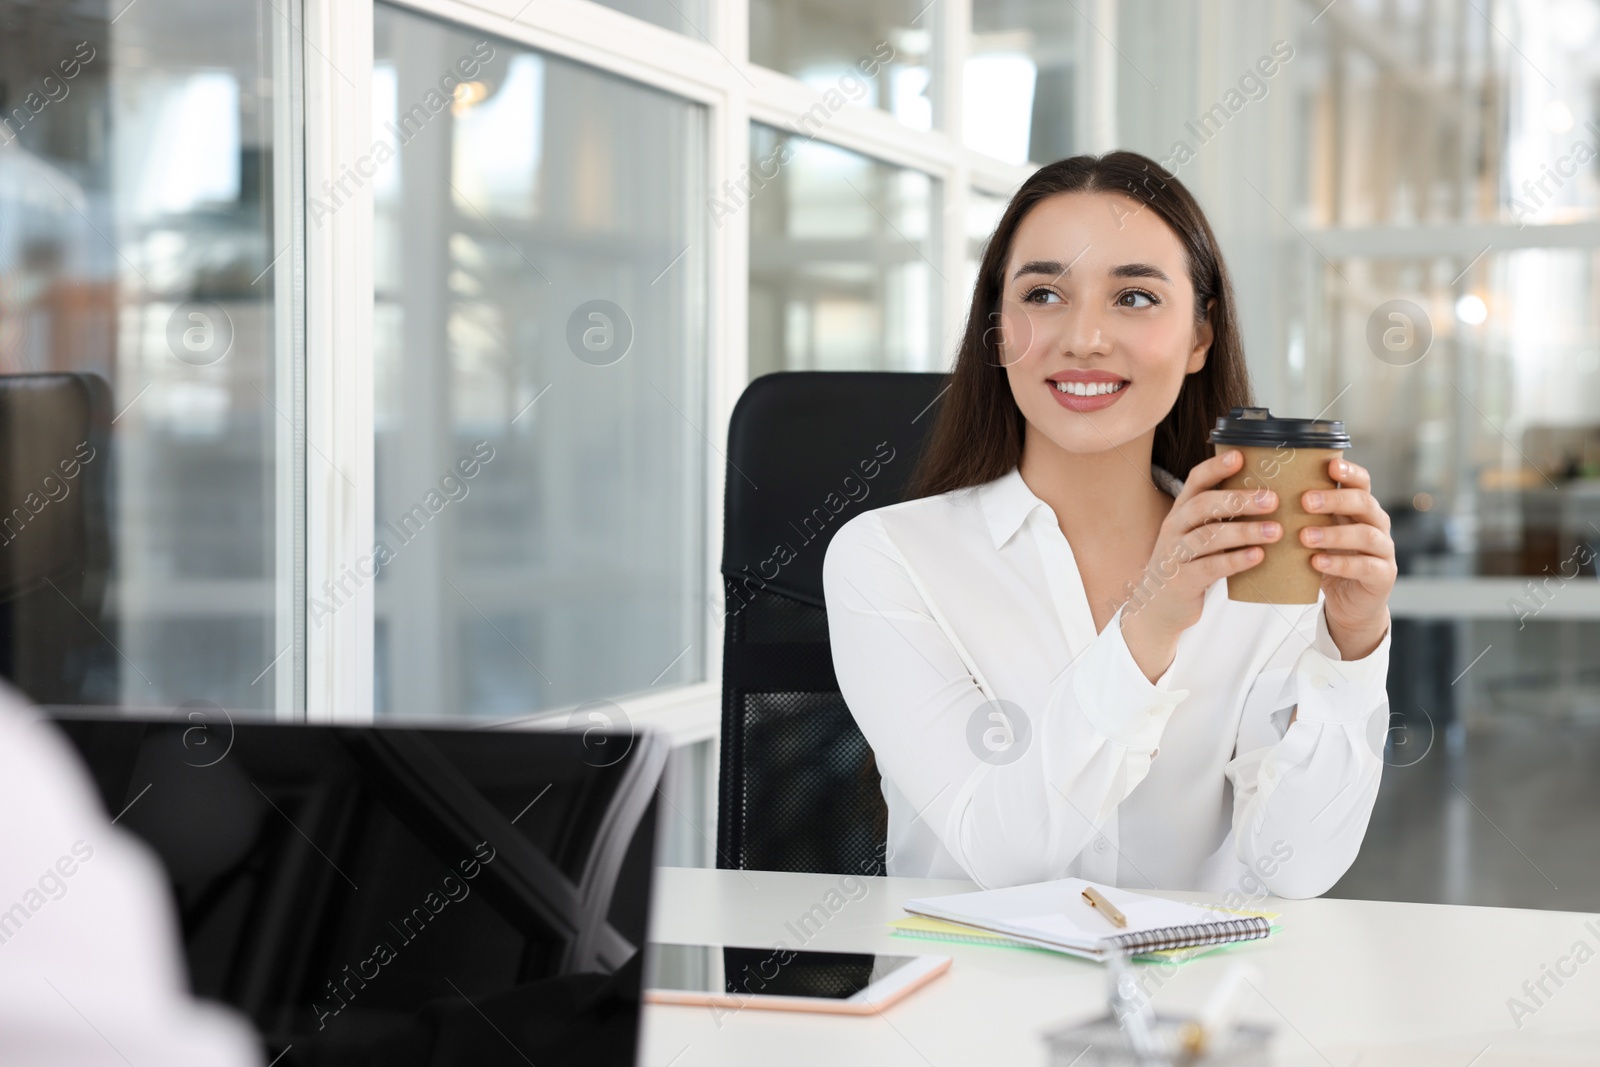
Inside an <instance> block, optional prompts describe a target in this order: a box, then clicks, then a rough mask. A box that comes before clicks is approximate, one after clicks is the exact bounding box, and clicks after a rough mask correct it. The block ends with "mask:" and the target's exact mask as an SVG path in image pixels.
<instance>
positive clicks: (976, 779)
mask: <svg viewBox="0 0 1600 1067" xmlns="http://www.w3.org/2000/svg"><path fill="white" fill-rule="evenodd" d="M1153 471H1154V473H1155V476H1156V478H1157V481H1158V484H1161V485H1162V486H1163V488H1165V489H1166V491H1167V492H1168V493H1171V494H1172V495H1174V496H1176V495H1177V493H1178V492H1179V490H1180V489H1181V488H1182V483H1180V482H1179V481H1178V480H1177V479H1176V478H1175V477H1173V476H1172V475H1171V474H1169V473H1168V472H1166V471H1164V470H1162V469H1161V468H1159V467H1155V468H1153ZM823 587H824V592H825V595H826V597H827V604H828V630H829V638H830V641H831V643H832V646H833V662H834V667H835V669H836V671H837V673H838V677H839V687H840V689H841V691H842V692H843V694H844V698H845V701H846V702H847V703H848V704H849V706H850V710H851V712H852V713H853V714H854V716H855V719H856V722H857V723H858V724H859V725H860V727H861V732H862V733H863V734H864V735H865V737H866V739H867V741H868V743H870V744H871V746H872V749H873V752H874V753H875V754H876V756H877V763H878V771H879V773H880V774H881V775H882V777H883V782H882V789H883V796H884V800H885V801H886V803H887V805H888V809H889V840H888V850H887V853H886V858H887V865H888V873H890V874H892V875H907V876H915V877H932V878H961V877H966V878H970V879H972V880H973V881H974V882H977V883H978V884H979V885H980V886H984V887H996V886H1005V885H1017V884H1021V883H1025V882H1038V881H1045V880H1047V879H1054V878H1066V877H1079V878H1087V879H1090V880H1092V881H1098V882H1102V883H1106V884H1111V885H1117V886H1124V887H1128V888H1133V889H1139V888H1156V889H1196V890H1208V891H1222V892H1226V891H1229V890H1234V891H1238V892H1241V893H1242V894H1243V895H1244V896H1247V897H1250V896H1258V895H1260V893H1261V892H1263V889H1262V887H1263V886H1264V887H1265V890H1266V891H1270V892H1272V893H1274V894H1276V895H1279V896H1284V897H1311V896H1316V895H1318V894H1320V893H1323V892H1325V891H1326V890H1327V889H1329V888H1330V887H1331V886H1332V885H1333V884H1334V883H1335V882H1336V881H1338V880H1339V878H1340V876H1341V875H1343V874H1344V872H1345V871H1346V870H1347V869H1348V868H1349V866H1350V864H1351V862H1352V861H1353V860H1354V859H1355V856H1356V852H1357V851H1358V850H1359V848H1360V847H1361V839H1362V837H1363V836H1364V835H1365V833H1366V829H1367V820H1368V818H1369V817H1370V815H1371V813H1372V805H1373V801H1374V800H1375V799H1376V797H1377V793H1378V779H1379V775H1380V773H1381V771H1382V769H1383V761H1382V757H1381V753H1382V751H1383V740H1384V737H1385V734H1386V726H1387V720H1388V716H1387V714H1386V709H1387V707H1388V696H1387V694H1386V693H1385V691H1384V682H1385V679H1386V677H1387V674H1388V665H1389V643H1390V637H1389V634H1388V632H1385V633H1384V636H1383V640H1382V642H1381V643H1380V644H1379V645H1378V647H1377V649H1375V650H1374V651H1373V652H1372V653H1371V654H1369V655H1368V656H1366V657H1365V658H1363V659H1359V660H1349V661H1346V660H1343V659H1341V658H1340V654H1339V650H1338V647H1337V646H1336V645H1335V644H1334V643H1333V640H1332V638H1331V637H1330V636H1329V634H1328V628H1327V620H1326V617H1325V615H1324V613H1323V610H1322V595H1321V594H1320V593H1319V594H1318V599H1317V602H1316V603H1315V604H1305V605H1278V604H1251V603H1244V602H1239V601H1233V600H1230V599H1228V589H1227V580H1226V579H1219V580H1218V581H1216V582H1215V583H1213V584H1212V586H1211V587H1210V588H1209V589H1208V590H1206V595H1205V602H1204V607H1203V609H1202V613H1201V616H1200V619H1199V620H1198V621H1197V622H1196V623H1195V624H1194V625H1193V626H1191V627H1189V628H1188V629H1187V630H1185V631H1184V632H1183V633H1182V635H1180V637H1179V639H1178V645H1177V652H1176V655H1175V657H1174V659H1173V661H1172V664H1171V665H1170V666H1169V667H1168V668H1167V670H1166V673H1164V674H1163V675H1162V676H1161V677H1160V679H1158V680H1157V681H1156V682H1155V683H1154V684H1151V682H1150V680H1149V679H1148V678H1146V677H1145V675H1144V672H1143V671H1141V670H1140V669H1139V666H1138V665H1137V664H1136V663H1135V662H1134V659H1133V655H1132V654H1131V653H1130V652H1129V651H1128V646H1127V644H1126V642H1125V641H1124V639H1123V636H1122V627H1121V622H1122V618H1121V616H1122V611H1123V609H1122V608H1118V609H1117V612H1116V614H1115V615H1113V616H1112V618H1111V620H1110V622H1109V623H1107V624H1106V627H1105V629H1104V630H1102V631H1100V632H1099V633H1098V634H1096V633H1095V628H1094V618H1093V616H1092V615H1091V613H1090V610H1089V601H1088V597H1087V596H1086V594H1085V592H1084V586H1083V581H1082V579H1081V577H1080V575H1079V573H1078V566H1077V562H1076V561H1075V560H1074V558H1073V554H1072V548H1071V546H1070V545H1069V544H1068V542H1067V539H1066V536H1065V535H1064V534H1063V533H1062V532H1061V528H1060V526H1059V525H1058V524H1057V521H1056V516H1055V513H1054V512H1053V511H1052V510H1051V509H1050V506H1049V505H1048V504H1046V503H1045V502H1044V501H1042V500H1040V499H1039V498H1038V497H1036V496H1035V495H1034V494H1033V492H1032V490H1030V489H1029V488H1028V486H1027V483H1026V482H1024V481H1023V480H1022V475H1021V474H1020V473H1019V472H1018V471H1017V470H1012V471H1011V473H1010V474H1007V475H1005V476H1004V477H1002V478H998V479H996V480H995V481H992V482H989V483H987V484H985V485H981V486H975V487H972V488H969V489H958V490H955V491H952V492H949V493H944V494H942V495H939V496H933V497H925V498H922V499H919V500H910V501H906V502H904V503H900V504H894V505H890V506H888V507H883V508H878V509H876V510H874V511H868V512H864V513H862V514H860V515H857V516H856V517H855V518H853V519H851V520H850V521H849V522H847V523H845V525H844V526H842V527H840V529H839V531H838V532H837V534H835V536H834V538H833V541H832V542H831V543H830V544H829V546H828V552H827V556H826V559H825V561H824V564H823ZM1297 706H1298V708H1299V714H1298V716H1297V717H1295V719H1294V722H1293V724H1292V725H1291V724H1290V722H1289V720H1290V716H1291V713H1292V712H1293V711H1294V709H1295V708H1296V707H1297Z"/></svg>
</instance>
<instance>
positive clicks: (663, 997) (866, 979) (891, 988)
mask: <svg viewBox="0 0 1600 1067" xmlns="http://www.w3.org/2000/svg"><path fill="white" fill-rule="evenodd" d="M949 967H950V957H949V956H898V955H893V956H891V955H881V956H880V955H875V954H873V953H870V952H869V953H858V952H808V951H799V950H792V949H784V948H741V947H738V946H733V945H675V944H665V943H660V942H653V943H651V944H650V945H649V947H648V948H647V949H646V950H645V976H644V989H645V993H644V998H645V1000H647V1001H650V1002H652V1003H655V1004H697V1005H708V1006H711V1007H715V1008H718V1009H723V1010H729V1011H731V1010H737V1009H739V1008H762V1009H767V1010H777V1011H820V1012H832V1013H836V1014H843V1015H870V1014H872V1013H874V1012H878V1011H882V1010H883V1009H884V1008H886V1007H888V1006H889V1005H890V1004H893V1003H894V1002H895V1001H897V1000H899V999H900V998H901V997H903V996H905V995H906V994H907V993H909V992H911V991H912V990H913V989H916V988H917V987H918V986H920V985H922V984H924V983H925V982H928V981H929V980H931V979H932V978H934V977H936V976H937V975H940V974H943V973H944V972H945V971H946V970H947V969H948V968H949Z"/></svg>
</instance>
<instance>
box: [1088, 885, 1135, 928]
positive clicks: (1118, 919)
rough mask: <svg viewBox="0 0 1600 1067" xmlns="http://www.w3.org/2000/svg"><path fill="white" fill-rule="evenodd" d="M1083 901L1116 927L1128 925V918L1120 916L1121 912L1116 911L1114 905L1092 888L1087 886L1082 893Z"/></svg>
mask: <svg viewBox="0 0 1600 1067" xmlns="http://www.w3.org/2000/svg"><path fill="white" fill-rule="evenodd" d="M1083 899H1084V900H1085V901H1087V902H1088V904H1089V907H1091V908H1094V909H1095V910H1096V911H1098V912H1100V913H1101V914H1102V915H1104V916H1105V917H1106V918H1108V919H1110V920H1111V921H1112V922H1113V923H1115V924H1116V925H1117V926H1127V925H1128V917H1127V916H1126V915H1124V914H1122V912H1121V911H1119V910H1117V906H1116V905H1115V904H1113V903H1111V901H1109V900H1107V899H1106V898H1105V897H1103V896H1101V895H1100V891H1099V890H1097V889H1096V888H1095V887H1094V886H1089V887H1088V888H1087V889H1085V890H1084V891H1083Z"/></svg>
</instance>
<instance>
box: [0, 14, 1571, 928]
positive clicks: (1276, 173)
mask: <svg viewBox="0 0 1600 1067" xmlns="http://www.w3.org/2000/svg"><path fill="white" fill-rule="evenodd" d="M519 8H520V10H519ZM68 71H71V74H70V75H69V74H68ZM0 117H3V118H4V122H5V127H4V129H3V130H0V373H3V374H17V373H26V372H31V371H47V370H70V371H89V372H94V373H97V374H99V375H101V376H103V377H104V378H105V379H106V381H107V382H108V383H109V384H110V386H111V389H112V396H113V400H112V411H111V412H110V414H111V416H113V417H114V420H115V421H114V423H113V424H112V426H111V432H112V447H111V449H110V450H109V456H108V457H107V459H108V462H109V463H111V464H112V465H113V467H112V470H111V472H110V473H111V495H112V501H111V503H112V510H111V527H112V529H111V533H112V543H113V544H114V546H115V554H114V557H113V560H112V565H111V571H110V575H109V582H108V586H107V594H106V597H105V603H104V610H103V612H102V614H101V615H100V617H98V618H97V619H95V620H94V622H93V629H94V631H95V634H96V635H98V638H97V639H98V642H99V644H98V646H97V648H96V649H93V650H91V651H90V652H89V653H86V654H85V656H84V657H83V658H82V659H81V660H80V662H81V663H82V664H83V665H84V666H83V669H82V671H81V677H79V678H78V679H77V680H76V683H77V685H78V691H77V692H76V693H75V694H74V696H73V698H72V699H73V701H75V702H80V703H89V704H107V705H109V704H121V705H134V706H145V707H173V708H183V707H196V708H206V709H212V710H213V711H214V712H216V713H219V714H220V713H223V712H225V713H227V714H230V715H247V714H259V715H276V716H279V717H282V718H299V717H308V716H309V717H316V718H348V719H352V720H361V719H368V718H371V717H373V716H379V717H384V716H462V717H471V718H474V719H477V720H480V721H490V720H492V719H499V718H512V717H532V716H570V715H573V714H580V715H587V714H589V713H590V712H596V709H598V712H597V713H600V714H604V715H605V716H607V717H608V718H611V719H613V720H620V719H631V720H632V721H634V722H635V723H640V724H643V723H649V724H651V725H652V726H655V727H658V728H662V729H665V730H667V731H669V732H670V733H671V735H672V736H673V738H674V740H675V742H676V743H677V745H678V748H677V750H676V754H675V757H674V763H673V771H672V776H671V781H670V784H669V793H670V799H671V805H670V806H671V809H672V812H673V816H674V823H673V830H672V832H671V833H670V834H669V842H668V853H667V859H668V860H669V861H670V862H680V863H707V864H708V863H711V862H714V858H713V856H712V847H713V846H712V844H711V841H712V840H713V838H714V832H713V829H712V820H713V819H714V813H715V790H714V782H713V780H712V776H713V775H714V773H715V768H716V759H715V751H716V750H715V745H716V732H717V714H718V706H717V695H716V694H717V685H716V680H717V678H718V676H719V668H720V654H719V642H720V639H721V630H720V627H721V603H720V596H721V594H720V583H719V581H718V580H717V575H716V561H717V558H718V547H719V546H718V543H717V542H718V539H719V536H720V533H719V531H720V528H721V521H722V516H721V478H722V475H723V461H722V455H721V450H720V444H721V440H722V434H723V431H724V428H725V425H726V418H727V414H728V411H729V410H730V408H731V405H732V403H733V400H734V399H735V398H736V397H737V395H738V392H739V390H740V389H741V388H742V386H743V384H744V383H745V382H746V381H747V380H748V379H749V378H750V377H753V376H755V375H759V374H762V373H766V372H769V371H774V370H781V369H804V368H825V369H890V370H939V369H944V368H946V367H947V366H948V364H949V360H950V358H951V356H952V353H953V344H954V341H955V338H956V337H957V335H958V332H959V329H960V326H961V320H962V317H963V315H964V313H965V310H966V303H967V299H968V296H969V295H970V287H971V284H972V278H973V273H974V270H975V264H976V260H977V257H978V255H979V253H980V251H981V249H982V246H983V242H984V241H985V240H986V238H987V237H988V235H989V233H990V231H991V229H992V227H993V224H994V222H995V220H996V218H997V217H998V214H999V212H1000V210H1001V209H1002V208H1003V206H1004V204H1005V201H1006V197H1007V196H1008V195H1009V193H1010V192H1011V191H1012V190H1013V189H1015V187H1016V186H1017V184H1018V183H1019V182H1020V181H1021V180H1022V179H1023V178H1024V177H1025V176H1026V175H1027V174H1028V173H1029V172H1030V170H1031V169H1032V167H1033V166H1036V165H1037V164H1039V163H1042V162H1046V161H1049V160H1053V159H1056V158H1059V157H1062V156H1065V155H1071V154H1074V153H1079V152H1100V151H1104V150H1108V149H1111V148H1116V147H1126V148H1132V149H1136V150H1139V151H1142V152H1145V153H1147V154H1149V155H1151V156H1153V157H1155V158H1157V159H1159V160H1162V161H1164V162H1166V163H1167V164H1168V165H1169V166H1171V167H1172V168H1173V169H1174V170H1175V171H1176V173H1177V174H1178V176H1179V177H1180V178H1181V179H1182V180H1183V181H1184V182H1185V183H1186V184H1188V185H1189V187H1190V188H1191V189H1192V190H1193V191H1194V192H1195V193H1196V194H1197V196H1198V197H1199V198H1200V200H1201V202H1202V204H1203V205H1204V207H1205V208H1206V210H1207V212H1208V214H1209V215H1210V218H1211V219H1212V222H1213V224H1214V225H1215V226H1216V228H1217V230H1218V232H1219V235H1220V237H1221V240H1222V243H1223V246H1224V249H1225V251H1226V254H1227V257H1228V260H1229V264H1230V266H1231V268H1232V270H1233V273H1234V279H1235V284H1236V286H1237V289H1238V297H1239V307H1240V309H1241V312H1242V316H1243V324H1244V330H1245V336H1246V341H1247V348H1248V352H1249V358H1250V362H1251V368H1252V373H1253V376H1254V379H1255V383H1256V388H1257V393H1258V397H1259V398H1260V400H1261V401H1262V402H1265V403H1268V404H1270V406H1271V407H1272V408H1273V410H1274V411H1275V412H1278V413H1281V414H1291V415H1299V416H1309V415H1313V414H1317V413H1319V412H1320V413H1325V414H1326V415H1327V416H1329V417H1334V418H1341V419H1343V420H1345V422H1346V423H1347V425H1348V426H1349V429H1350V431H1351V434H1352V436H1353V437H1354V439H1355V441H1356V442H1357V444H1356V447H1355V449H1354V451H1353V453H1352V458H1354V459H1355V460H1357V461H1358V462H1360V463H1363V464H1365V465H1366V466H1368V467H1370V468H1371V469H1372V471H1373V475H1374V479H1375V484H1376V486H1377V491H1378V495H1379V496H1380V499H1381V501H1382V503H1383V504H1384V506H1385V507H1386V509H1387V510H1388V511H1389V512H1390V514H1391V515H1392V516H1393V519H1394V533H1395V537H1396V540H1397V542H1398V543H1399V546H1400V552H1401V566H1402V578H1401V581H1400V585H1399V587H1398V588H1397V590H1396V594H1395V598H1394V602H1393V608H1394V614H1395V617H1396V623H1395V640H1394V645H1393V649H1394V657H1393V659H1394V662H1393V668H1392V672H1391V676H1390V695H1391V701H1392V707H1393V711H1394V717H1393V720H1392V723H1391V731H1390V743H1389V747H1388V750H1387V759H1388V763H1389V768H1388V769H1387V771H1386V775H1385V780H1384V786H1383V793H1382V796H1381V798H1380V801H1379V808H1378V812H1377V814H1376V816H1375V817H1374V822H1373V825H1372V829H1371V831H1370V833H1369V836H1368V841H1367V846H1366V848H1365V850H1364V851H1363V853H1362V855H1361V857H1360V859H1359V860H1358V862H1357V864H1356V866H1355V868H1354V869H1353V870H1352V871H1351V872H1350V873H1349V875H1348V876H1347V877H1346V878H1345V879H1344V881H1343V882H1342V883H1341V884H1340V886H1339V887H1338V888H1337V889H1336V890H1335V892H1336V893H1337V894H1339V895H1347V896H1369V897H1384V898H1397V899H1410V900H1427V901H1441V902H1462V903H1476V904H1506V905H1520V906H1536V907H1548V908H1561V909H1586V910H1595V909H1600V785H1597V784H1596V776H1595V775H1594V774H1593V773H1592V768H1593V767H1594V766H1595V765H1596V763H1597V762H1600V665H1597V661H1596V657H1595V655H1594V650H1595V649H1597V648H1600V581H1597V577H1596V568H1595V563H1594V556H1595V555H1596V554H1597V553H1600V318H1597V315H1600V312H1597V310H1596V307H1597V301H1596V299H1595V297H1596V295H1597V294H1596V286H1597V276H1596V265H1597V249H1600V169H1597V168H1600V164H1597V162H1596V159H1597V155H1600V0H1492V2H1491V0H1484V2H1481V3H1459V4H1458V3H1444V2H1442V0H1336V2H1334V3H1331V4H1330V3H1326V0H1311V2H1305V0H1247V2H1228V3H1223V2H1220V0H1206V2H1193V0H1123V2H1115V0H1077V2H1076V3H1066V2H1062V0H932V2H931V3H930V2H927V0H849V2H845V0H613V2H608V3H605V4H600V3H594V2H590V0H535V2H534V3H532V4H526V5H525V4H523V3H522V2H521V0H476V2H471V3H467V4H456V3H452V4H446V3H443V2H434V0H406V2H404V3H386V2H381V0H380V2H373V3H368V2H367V0H354V2H352V0H340V4H338V5H333V4H330V2H328V0H138V2H137V3H136V4H130V3H128V2H127V0H78V2H75V3H72V4H37V3H31V2H26V0H0ZM352 293H353V294H354V297H353V298H352V297H351V296H350V294H352ZM329 294H333V295H332V296H330V295H329ZM330 322H332V323H334V324H335V325H334V326H329V323H330ZM351 324H353V325H351ZM346 327H348V329H350V330H351V331H352V332H349V333H339V330H340V329H345V328H346ZM352 337H353V338H356V339H357V341H358V342H360V341H361V339H362V338H366V339H367V340H366V341H365V342H364V343H357V344H356V345H354V346H350V345H348V344H343V343H342V342H340V341H339V340H338V339H339V338H352ZM369 350H370V356H369V355H368V351H369ZM468 471H471V473H470V474H468V473H467V472H468ZM6 507H7V508H8V509H9V508H11V507H12V503H11V502H6ZM25 532H26V531H25V530H24V531H23V533H25ZM380 544H381V545H382V546H383V549H384V550H383V551H382V552H379V551H377V546H378V545H380ZM363 546H365V547H363ZM208 713H209V712H208Z"/></svg>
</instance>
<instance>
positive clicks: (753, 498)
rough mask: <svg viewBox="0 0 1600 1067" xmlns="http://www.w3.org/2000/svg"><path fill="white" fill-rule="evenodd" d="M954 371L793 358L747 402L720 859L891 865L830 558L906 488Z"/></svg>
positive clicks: (735, 518) (857, 870)
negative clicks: (851, 696) (839, 668)
mask: <svg viewBox="0 0 1600 1067" xmlns="http://www.w3.org/2000/svg"><path fill="white" fill-rule="evenodd" d="M948 381H949V377H948V375H944V374H904V373H894V372H874V371H868V372H827V371H791V372H782V373H778V374H768V375H765V376H763V377H761V378H757V379H756V380H755V381H753V382H751V383H750V385H749V386H748V387H747V388H746V389H745V391H744V395H743V396H741V397H740V398H739V402H738V404H737V405H735V407H734V409H733V417H732V420H731V422H730V424H729V427H728V457H727V458H728V470H727V496H726V501H727V503H726V514H725V516H724V527H723V549H722V578H723V589H724V592H725V593H726V598H727V600H726V606H727V612H726V615H725V617H724V620H723V622H724V626H723V646H722V647H723V659H722V775H721V782H720V785H719V796H718V804H717V813H718V821H717V866H719V867H722V868H741V869H754V870H770V871H815V872H822V873H827V874H856V875H873V874H882V873H883V863H882V857H883V844H884V841H885V838H886V834H887V824H888V815H887V811H886V809H885V807H884V803H883V794H882V793H881V792H880V790H879V786H878V773H877V767H876V764H875V762H874V760H873V756H872V749H871V748H870V747H869V746H868V745H867V742H866V739H865V738H863V737H862V736H861V731H860V730H859V729H857V728H856V724H855V720H854V719H853V718H851V715H850V709H849V708H848V707H846V705H845V702H844V698H843V697H842V696H840V694H839V682H838V679H836V678H835V677H834V673H833V658H832V652H831V650H830V648H829V645H828V614H827V609H826V607H825V605H824V603H823V598H822V559H823V554H824V553H825V552H826V550H827V547H828V542H829V541H830V540H831V539H832V538H833V534H834V532H835V531H837V530H838V529H839V527H840V526H842V525H844V523H845V522H846V521H848V520H849V519H851V518H852V517H854V516H855V515H857V514H859V513H860V512H862V511H870V510H871V509H873V508H877V507H883V506H884V505H886V504H893V503H896V502H897V501H899V500H900V499H901V495H902V493H903V491H904V489H905V486H906V483H907V482H908V481H909V479H910V476H911V472H912V468H913V467H915V466H916V462H917V457H918V456H919V455H920V454H921V451H922V445H923V439H924V435H925V434H926V433H927V431H928V429H929V428H930V427H931V426H932V424H933V421H934V418H935V416H936V415H937V413H938V399H939V397H940V396H941V395H942V392H943V390H944V389H945V387H946V385H947V383H948ZM869 474H870V475H871V476H870V477H869ZM852 498H855V499H852Z"/></svg>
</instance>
